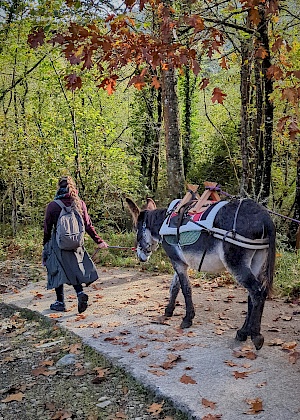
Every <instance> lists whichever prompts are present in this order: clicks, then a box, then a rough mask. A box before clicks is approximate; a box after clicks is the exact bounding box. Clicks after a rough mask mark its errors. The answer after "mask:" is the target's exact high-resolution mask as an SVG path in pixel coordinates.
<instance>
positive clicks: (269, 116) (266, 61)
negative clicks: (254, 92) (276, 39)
mask: <svg viewBox="0 0 300 420" xmlns="http://www.w3.org/2000/svg"><path fill="white" fill-rule="evenodd" d="M260 16H261V22H260V25H259V27H258V32H259V34H260V42H261V45H262V47H263V49H264V51H265V54H264V56H263V58H262V72H261V73H262V78H263V85H264V92H263V93H264V97H263V99H264V169H263V175H262V188H261V194H260V199H261V200H263V201H266V200H268V198H269V195H270V188H271V171H272V162H273V124H274V106H273V103H272V101H271V99H270V97H271V95H272V93H273V81H272V78H270V77H268V76H267V71H268V69H269V67H271V57H270V45H269V35H268V26H269V25H268V21H267V19H266V17H265V5H262V6H261V11H260Z"/></svg>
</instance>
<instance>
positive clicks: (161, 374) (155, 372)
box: [148, 370, 166, 376]
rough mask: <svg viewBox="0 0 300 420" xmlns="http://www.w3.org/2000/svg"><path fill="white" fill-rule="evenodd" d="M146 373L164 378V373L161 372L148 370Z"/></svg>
mask: <svg viewBox="0 0 300 420" xmlns="http://www.w3.org/2000/svg"><path fill="white" fill-rule="evenodd" d="M148 372H150V373H152V374H153V375H156V376H165V375H166V372H163V371H161V370H148Z"/></svg>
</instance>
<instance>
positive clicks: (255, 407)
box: [245, 398, 263, 414]
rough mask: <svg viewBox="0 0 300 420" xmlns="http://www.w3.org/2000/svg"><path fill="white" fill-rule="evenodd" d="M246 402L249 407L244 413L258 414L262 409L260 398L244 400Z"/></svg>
mask: <svg viewBox="0 0 300 420" xmlns="http://www.w3.org/2000/svg"><path fill="white" fill-rule="evenodd" d="M246 403H247V404H249V405H250V407H251V408H250V410H249V411H247V412H246V413H245V414H258V413H260V412H261V411H263V406H262V400H261V399H260V398H256V399H254V400H246Z"/></svg>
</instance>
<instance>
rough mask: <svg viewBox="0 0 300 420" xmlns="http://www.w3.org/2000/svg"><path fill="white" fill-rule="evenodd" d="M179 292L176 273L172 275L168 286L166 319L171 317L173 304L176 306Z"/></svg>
mask: <svg viewBox="0 0 300 420" xmlns="http://www.w3.org/2000/svg"><path fill="white" fill-rule="evenodd" d="M179 290H180V281H179V277H178V274H177V273H174V276H173V279H172V282H171V285H170V299H169V303H168V305H167V306H166V309H165V316H166V317H168V318H170V317H171V316H172V315H173V312H174V309H175V304H176V298H177V296H178V293H179Z"/></svg>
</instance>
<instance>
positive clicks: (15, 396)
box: [1, 392, 25, 403]
mask: <svg viewBox="0 0 300 420" xmlns="http://www.w3.org/2000/svg"><path fill="white" fill-rule="evenodd" d="M24 397H25V395H24V394H23V393H22V392H17V393H16V394H11V395H8V396H7V397H6V398H4V400H2V401H1V402H3V403H8V402H11V401H22V399H23V398H24Z"/></svg>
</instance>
